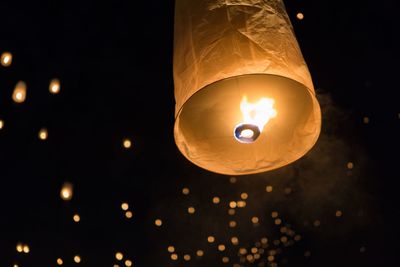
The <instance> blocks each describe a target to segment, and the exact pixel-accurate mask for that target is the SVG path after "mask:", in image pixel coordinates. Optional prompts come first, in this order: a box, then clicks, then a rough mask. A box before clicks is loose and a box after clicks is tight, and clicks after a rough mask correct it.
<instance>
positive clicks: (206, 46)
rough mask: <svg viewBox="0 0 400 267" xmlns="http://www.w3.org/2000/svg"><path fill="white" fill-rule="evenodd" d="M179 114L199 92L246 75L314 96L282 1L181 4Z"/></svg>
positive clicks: (194, 0) (193, 0) (185, 0)
mask: <svg viewBox="0 0 400 267" xmlns="http://www.w3.org/2000/svg"><path fill="white" fill-rule="evenodd" d="M175 12H176V13H175V36H174V63H173V64H174V83H175V100H176V114H177V113H178V111H179V110H180V109H181V107H182V106H183V104H184V103H185V102H186V101H187V100H188V99H189V98H190V97H191V96H192V95H193V94H194V93H196V92H197V91H198V90H201V89H202V88H204V87H205V86H207V85H209V84H211V83H213V82H216V81H219V80H221V79H225V78H229V77H233V76H238V75H244V74H255V73H258V74H259V73H265V74H275V75H280V76H284V77H287V78H291V79H293V80H295V81H297V82H300V83H302V84H304V85H305V86H306V87H307V88H308V89H310V90H311V91H312V92H313V90H314V89H313V84H312V80H311V76H310V73H309V71H308V68H307V65H306V63H305V61H304V59H303V56H302V54H301V51H300V48H299V46H298V43H297V41H296V37H295V35H294V32H293V28H292V25H291V23H290V20H289V17H288V15H287V13H286V10H285V7H284V4H283V2H282V1H281V0H176V8H175Z"/></svg>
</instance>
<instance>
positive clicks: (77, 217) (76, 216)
mask: <svg viewBox="0 0 400 267" xmlns="http://www.w3.org/2000/svg"><path fill="white" fill-rule="evenodd" d="M73 220H74V222H76V223H78V222H80V221H81V216H79V214H75V215H74V217H73Z"/></svg>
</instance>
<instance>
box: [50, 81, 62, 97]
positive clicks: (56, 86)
mask: <svg viewBox="0 0 400 267" xmlns="http://www.w3.org/2000/svg"><path fill="white" fill-rule="evenodd" d="M60 87H61V85H60V80H59V79H52V80H51V81H50V84H49V91H50V93H52V94H58V93H59V92H60Z"/></svg>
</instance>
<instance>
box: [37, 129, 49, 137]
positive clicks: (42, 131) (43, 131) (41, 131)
mask: <svg viewBox="0 0 400 267" xmlns="http://www.w3.org/2000/svg"><path fill="white" fill-rule="evenodd" d="M48 136H49V133H48V132H47V129H46V128H42V129H40V131H39V139H40V140H46V139H47V137H48Z"/></svg>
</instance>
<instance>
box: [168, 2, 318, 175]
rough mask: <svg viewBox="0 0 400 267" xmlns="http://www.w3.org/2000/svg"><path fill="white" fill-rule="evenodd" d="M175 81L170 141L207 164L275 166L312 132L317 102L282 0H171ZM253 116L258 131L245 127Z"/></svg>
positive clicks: (232, 170) (229, 168)
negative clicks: (173, 141) (173, 122)
mask: <svg viewBox="0 0 400 267" xmlns="http://www.w3.org/2000/svg"><path fill="white" fill-rule="evenodd" d="M174 83H175V100H176V113H175V115H176V121H175V127H174V135H175V141H176V144H177V146H178V148H179V150H180V151H181V152H182V154H183V155H184V156H185V157H186V158H187V159H189V160H190V161H192V162H193V163H195V164H196V165H198V166H200V167H202V168H205V169H207V170H210V171H213V172H217V173H222V174H229V175H241V174H250V173H258V172H263V171H268V170H272V169H275V168H279V167H281V166H284V165H287V164H289V163H291V162H293V161H295V160H297V159H299V158H300V157H302V156H303V155H304V154H305V153H307V151H309V150H310V149H311V148H312V146H313V145H314V144H315V142H316V140H317V138H318V136H319V132H320V127H321V113H320V108H319V104H318V102H317V100H316V98H315V92H314V87H313V84H312V80H311V76H310V73H309V71H308V68H307V65H306V63H305V61H304V59H303V56H302V54H301V51H300V48H299V46H298V44H297V41H296V38H295V35H294V32H293V29H292V26H291V23H290V20H289V18H288V15H287V13H286V11H285V7H284V4H283V2H282V1H281V0H190V1H189V0H177V1H176V9H175V37H174ZM258 104H260V105H261V104H264V106H263V107H261V110H263V111H264V113H263V114H264V115H263V114H261V115H260V116H258V117H257V114H256V113H257V105H258ZM252 107H253V108H254V109H255V110H254V109H252ZM266 107H267V108H268V110H267V109H266ZM246 112H247V114H246ZM263 116H264V117H263ZM260 119H261V120H263V122H262V125H259V126H258V128H257V129H259V131H257V132H255V131H253V130H254V129H253V128H251V127H250V128H249V129H245V127H247V125H248V123H249V121H248V120H250V122H251V123H253V122H254V123H256V122H255V121H256V120H258V121H259V120H260ZM246 120H247V121H246ZM252 120H253V121H252ZM249 125H251V124H249ZM243 127H244V128H243ZM242 128H243V129H244V130H243V129H242ZM238 129H239V130H243V131H242V133H243V138H242V139H241V138H235V134H238V133H237V131H238ZM240 134H241V133H239V135H240ZM254 135H256V138H257V139H256V140H252V138H254ZM236 137H237V136H236Z"/></svg>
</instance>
